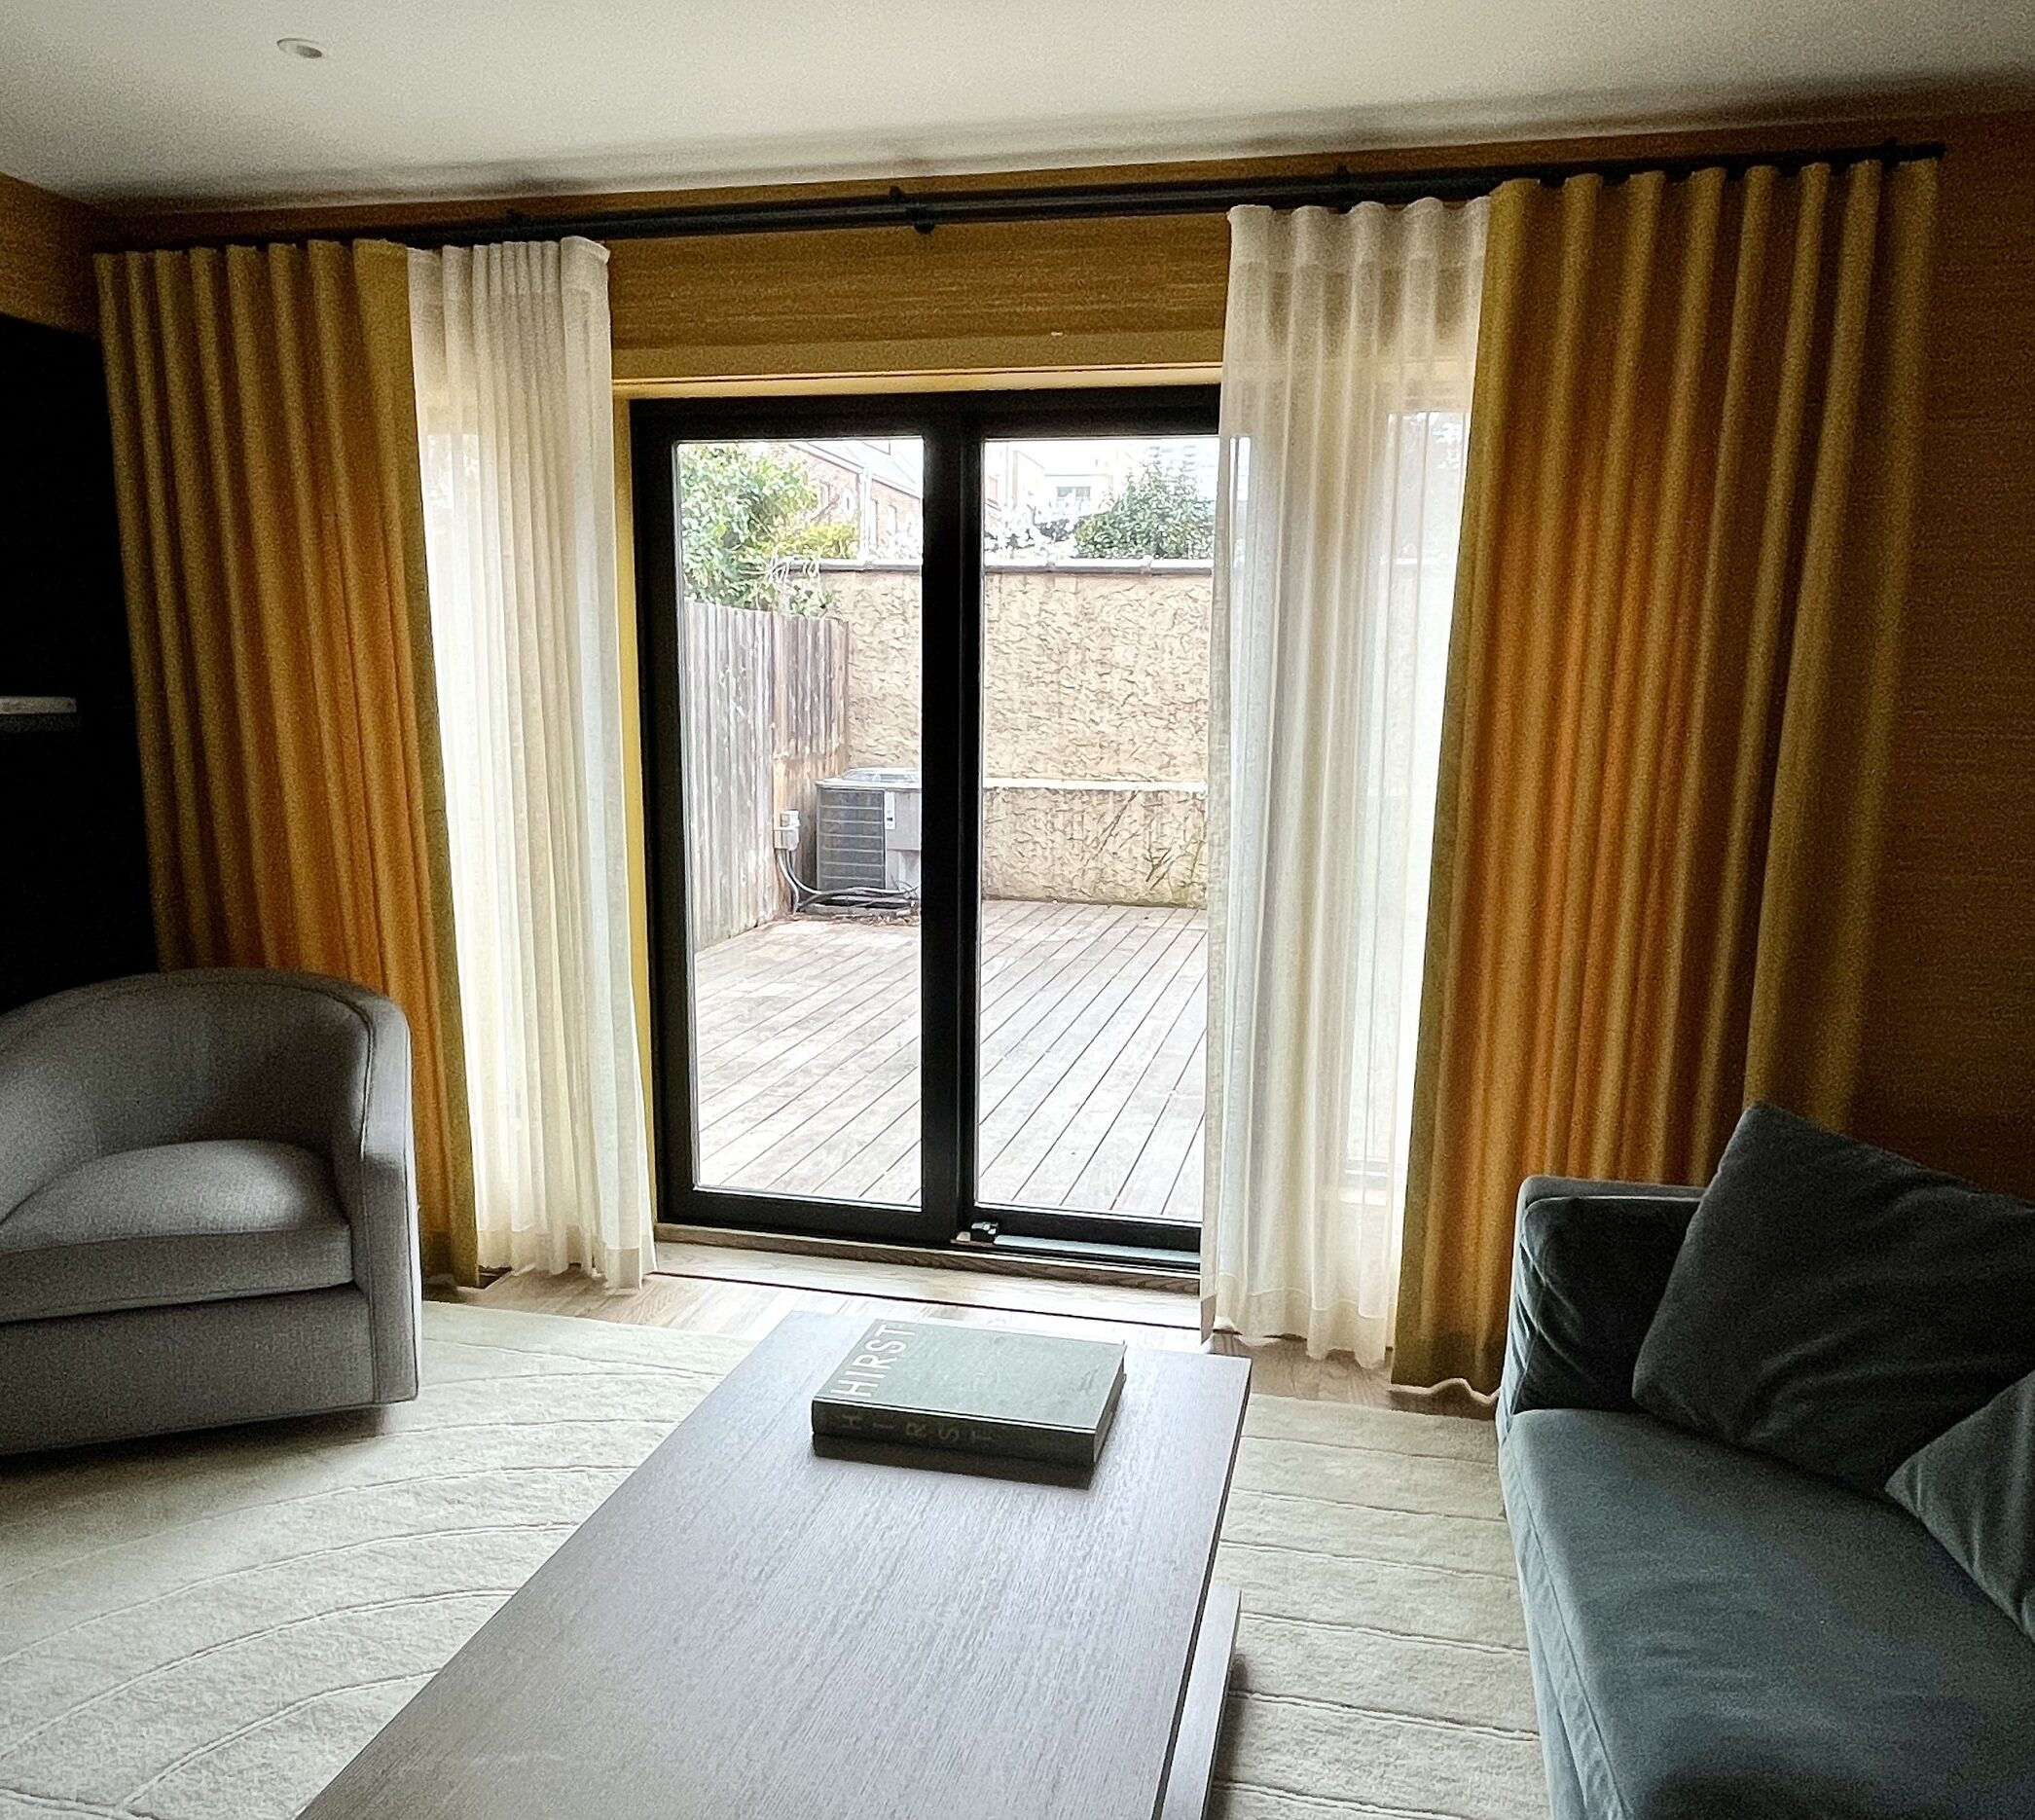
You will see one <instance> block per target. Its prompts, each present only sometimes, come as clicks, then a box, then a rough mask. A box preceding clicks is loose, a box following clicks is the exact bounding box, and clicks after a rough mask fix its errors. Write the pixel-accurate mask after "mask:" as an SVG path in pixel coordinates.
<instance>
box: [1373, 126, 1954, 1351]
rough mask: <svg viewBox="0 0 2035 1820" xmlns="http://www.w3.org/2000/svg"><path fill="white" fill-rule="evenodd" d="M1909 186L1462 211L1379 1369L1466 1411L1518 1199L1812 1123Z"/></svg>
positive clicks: (1861, 786)
mask: <svg viewBox="0 0 2035 1820" xmlns="http://www.w3.org/2000/svg"><path fill="white" fill-rule="evenodd" d="M1936 184H1937V167H1936V165H1935V164H1933V163H1912V164H1897V165H1894V166H1892V167H1883V166H1882V165H1880V164H1876V163H1875V164H1860V165H1857V166H1854V167H1849V168H1845V169H1841V170H1832V169H1831V168H1830V167H1828V166H1825V165H1812V166H1810V167H1808V168H1806V169H1804V170H1801V171H1799V173H1794V174H1783V173H1781V172H1779V171H1777V170H1774V169H1771V168H1761V169H1754V170H1752V171H1750V172H1747V173H1746V174H1744V175H1742V176H1735V177H1727V176H1726V174H1725V173H1724V172H1722V171H1714V170H1713V171H1708V172H1704V173H1701V174H1698V175H1696V176H1693V177H1690V178H1688V179H1686V180H1679V181H1668V180H1666V179H1665V178H1664V177H1662V176H1657V175H1656V176H1652V177H1639V178H1634V179H1630V180H1628V181H1626V182H1624V183H1621V184H1618V185H1616V186H1608V185H1606V184H1605V183H1604V182H1603V181H1602V180H1601V179H1598V178H1594V177H1589V176H1582V177H1577V178H1574V179H1572V180H1570V181H1569V182H1567V183H1565V184H1563V185H1562V186H1561V187H1560V188H1559V189H1549V188H1546V187H1543V186H1540V185H1536V184H1531V183H1516V184H1511V185H1508V186H1506V187H1505V188H1503V189H1501V190H1500V191H1499V192H1498V193H1497V194H1496V195H1495V196H1494V198H1493V200H1492V211H1491V222H1490V240H1489V245H1488V249H1487V255H1486V279H1485V286H1486V288H1485V295H1484V308H1483V316H1482V323H1481V332H1480V338H1479V343H1478V354H1477V368H1476V378H1475V403H1474V416H1473V423H1474V429H1473V431H1472V445H1471V449H1470V453H1469V468H1468V474H1467V476H1466V500H1465V508H1464V512H1465V522H1464V530H1463V542H1462V556H1461V561H1460V566H1459V570H1458V576H1457V595H1456V610H1455V620H1454V625H1453V628H1452V637H1451V653H1450V678H1449V685H1448V689H1449V693H1448V702H1447V709H1446V719H1445V724H1444V733H1443V748H1442V757H1441V775H1440V783H1439V796H1438V808H1437V817H1436V834H1435V871H1434V882H1433V887H1432V892H1431V896H1430V900H1429V939H1428V953H1427V967H1426V976H1425V986H1424V991H1423V1001H1422V1023H1421V1036H1420V1060H1419V1075H1418V1084H1417V1086H1416V1091H1415V1107H1414V1118H1413V1130H1412V1155H1411V1157H1410V1159H1409V1170H1408V1193H1407V1204H1406V1230H1405V1252H1404V1259H1405V1261H1404V1270H1403V1275H1402V1279H1401V1292H1400V1304H1399V1328H1398V1334H1397V1352H1396V1356H1395V1365H1394V1375H1395V1376H1396V1377H1397V1378H1398V1379H1399V1381H1400V1382H1402V1383H1422V1384H1425V1383H1435V1382H1439V1381H1441V1380H1444V1379H1448V1378H1453V1377H1461V1378H1464V1379H1467V1380H1468V1381H1469V1382H1470V1383H1471V1384H1472V1385H1473V1386H1475V1387H1476V1388H1478V1389H1481V1390H1490V1389H1493V1388H1495V1386H1496V1384H1497V1381H1498V1377H1499V1371H1500V1366H1501V1364H1502V1360H1503V1354H1504V1342H1505V1325H1506V1312H1507V1297H1508V1284H1509V1275H1510V1263H1511V1244H1512V1204H1513V1199H1514V1196H1515V1194H1516V1192H1517V1189H1518V1186H1519V1183H1520V1181H1521V1179H1522V1178H1523V1177H1525V1176H1528V1175H1530V1174H1533V1173H1535V1172H1552V1173H1556V1174H1563V1175H1577V1176H1594V1177H1613V1178H1637V1179H1643V1180H1664V1181H1674V1182H1703V1181H1705V1180H1707V1179H1708V1176H1709V1173H1710V1171H1711V1169H1712V1167H1713V1166H1714V1164H1715V1162H1716V1160H1717V1156H1718V1153H1719V1151H1720V1150H1721V1148H1722V1147H1723V1144H1724V1141H1725V1139H1726V1136H1727V1135H1728V1133H1729V1131H1730V1128H1731V1125H1732V1123H1733V1122H1734V1120H1735V1118H1736V1116H1737V1114H1738V1112H1739V1110H1740V1109H1741V1107H1742V1105H1743V1103H1744V1102H1745V1101H1746V1100H1747V1099H1749V1098H1762V1097H1763V1098H1769V1099H1773V1100H1777V1101H1779V1102H1781V1103H1782V1104H1785V1105H1788V1106H1790V1107H1793V1108H1795V1109H1796V1110H1799V1111H1801V1112H1803V1113H1806V1114H1808V1115H1810V1116H1812V1117H1815V1118H1818V1119H1822V1120H1824V1121H1827V1122H1830V1123H1833V1124H1835V1125H1839V1126H1842V1125H1843V1124H1845V1122H1846V1120H1847V1117H1848V1115H1849V1113H1850V1111H1851V1102H1852V1095H1853V1091H1854V1084H1855V1081H1856V1078H1857V1075H1858V1072H1859V1047H1860V1040H1861V1024H1862V1016H1863V1001H1864V987H1863V976H1864V973H1865V969H1866V965H1867V953H1868V943H1869V939H1870V934H1871V918H1872V906H1873V895H1874V893H1873V880H1874V874H1875V869H1876V865H1877V858H1878V843H1879V833H1880V827H1881V822H1882V818H1883V813H1884V809H1885V802H1884V793H1885V780H1886V775H1887V761H1888V742H1889V737H1890V724H1891V720H1890V716H1891V710H1892V699H1893V691H1894V685H1895V681H1896V677H1897V669H1898V663H1899V644H1900V624H1901V612H1902V603H1903V592H1904V585H1905V580H1906V575H1907V570H1908V541H1909V528H1910V524H1911V521H1912V516H1913V511H1912V508H1913V499H1914V491H1915V471H1916V459H1917V449H1918V444H1919V435H1920V412H1921V382H1922V368H1923V357H1922V356H1923V331H1924V316H1925V310H1926V305H1927V294H1928V281H1929V271H1930V254H1931V244H1932V238H1933V232H1934V218H1935V199H1936Z"/></svg>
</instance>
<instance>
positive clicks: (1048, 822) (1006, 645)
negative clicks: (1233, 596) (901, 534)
mask: <svg viewBox="0 0 2035 1820" xmlns="http://www.w3.org/2000/svg"><path fill="white" fill-rule="evenodd" d="M821 579H822V582H823V585H824V587H825V589H826V594H827V600H828V610H829V611H830V612H831V613H833V614H835V615H838V616H839V617H840V618H842V619H844V620H845V621H847V623H848V625H849V627H850V638H849V660H848V737H849V746H850V753H851V760H850V761H851V762H852V763H854V764H857V765H916V764H917V763H918V762H919V741H918V729H919V575H918V570H917V569H916V568H901V567H896V566H890V565H882V564H822V566H821ZM1209 598H1210V569H1209V565H1208V564H1206V563H1151V564H1129V563H1095V562H1076V563H1069V564H1052V565H1034V566H1024V567H1018V566H1003V565H999V566H997V567H995V568H992V569H990V570H989V571H988V573H987V574H986V576H985V578H984V596H983V637H984V645H983V698H984V699H983V758H984V768H985V771H986V773H987V793H986V798H985V801H984V805H983V885H984V889H985V891H986V892H988V894H989V895H991V896H992V897H1027V898H1049V899H1055V900H1059V901H1063V902H1073V903H1140V904H1143V903H1152V904H1199V903H1201V902H1202V901H1203V899H1204V896H1205V894H1206V872H1205V860H1204V850H1205V847H1206V795H1207V792H1206V779H1207V772H1208V711H1209V700H1208V680H1209V679H1208V634H1209Z"/></svg>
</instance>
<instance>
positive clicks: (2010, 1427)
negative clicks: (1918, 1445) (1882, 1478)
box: [1887, 1371, 2035, 1642]
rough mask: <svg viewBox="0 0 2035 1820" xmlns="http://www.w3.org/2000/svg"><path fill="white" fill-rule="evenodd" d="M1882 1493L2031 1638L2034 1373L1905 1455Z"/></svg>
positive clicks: (2034, 1625) (2034, 1634)
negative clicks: (1922, 1529)
mask: <svg viewBox="0 0 2035 1820" xmlns="http://www.w3.org/2000/svg"><path fill="white" fill-rule="evenodd" d="M1887 1491H1888V1492H1889V1493H1890V1494H1891V1495H1892V1497H1893V1500H1894V1502H1895V1503H1896V1504H1898V1505H1900V1506H1901V1507H1902V1509H1903V1510H1905V1511H1908V1512H1909V1513H1910V1514H1911V1515H1913V1516H1915V1517H1916V1518H1918V1519H1919V1520H1920V1522H1921V1524H1922V1527H1923V1528H1924V1529H1926V1530H1927V1531H1928V1532H1929V1533H1930V1534H1931V1535H1932V1536H1934V1537H1935V1538H1936V1539H1937V1541H1939V1542H1940V1543H1942V1544H1943V1545H1944V1547H1945V1548H1947V1549H1948V1550H1949V1551H1950V1558H1951V1559H1952V1560H1953V1561H1955V1562H1956V1563H1957V1565H1958V1566H1959V1567H1961V1568H1963V1569H1964V1571H1965V1572H1966V1573H1967V1574H1969V1575H1970V1576H1971V1577H1972V1579H1973V1581H1974V1582H1976V1583H1977V1584H1978V1586H1979V1589H1980V1591H1981V1592H1983V1593H1984V1594H1985V1596H1986V1597H1987V1598H1989V1599H1990V1600H1992V1602H1993V1603H1994V1604H1995V1605H1997V1606H1998V1607H1999V1608H2000V1610H2001V1611H2003V1612H2005V1613H2006V1614H2007V1616H2008V1617H2009V1618H2011V1619H2013V1620H2014V1621H2015V1622H2016V1623H2017V1624H2018V1625H2019V1626H2020V1627H2021V1628H2022V1629H2023V1630H2024V1631H2026V1632H2027V1633H2028V1640H2029V1641H2030V1642H2035V1371H2031V1372H2029V1373H2028V1375H2027V1376H2026V1377H2024V1378H2022V1379H2021V1380H2020V1382H2019V1383H2017V1384H2010V1385H2009V1386H2008V1387H2007V1388H2006V1389H2005V1390H2003V1391H2002V1392H2001V1393H2000V1394H1999V1395H1998V1396H1997V1397H1995V1398H1994V1399H1993V1400H1992V1401H1990V1402H1989V1403H1987V1404H1986V1405H1985V1407H1984V1408H1982V1409H1980V1410H1976V1411H1975V1412H1974V1413H1972V1414H1971V1415H1968V1416H1966V1417H1965V1419H1964V1420H1963V1421H1962V1422H1959V1423H1957V1424H1956V1425H1955V1426H1953V1427H1951V1428H1947V1429H1945V1430H1944V1432H1943V1433H1942V1434H1941V1435H1939V1436H1938V1437H1937V1438H1935V1439H1934V1440H1933V1441H1931V1442H1930V1443H1929V1444H1928V1446H1926V1447H1924V1448H1923V1449H1922V1450H1921V1451H1920V1452H1919V1453H1913V1454H1910V1455H1909V1456H1908V1458H1907V1459H1906V1460H1905V1461H1903V1462H1902V1464H1901V1465H1900V1466H1899V1467H1897V1468H1896V1469H1895V1471H1894V1476H1893V1477H1892V1478H1890V1479H1888V1480H1887Z"/></svg>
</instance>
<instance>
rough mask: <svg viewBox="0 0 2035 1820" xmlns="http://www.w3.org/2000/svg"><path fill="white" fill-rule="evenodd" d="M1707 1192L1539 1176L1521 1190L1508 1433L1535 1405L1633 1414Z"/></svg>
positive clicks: (1506, 1385)
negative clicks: (1645, 1345) (1639, 1366)
mask: <svg viewBox="0 0 2035 1820" xmlns="http://www.w3.org/2000/svg"><path fill="white" fill-rule="evenodd" d="M1702 1192H1703V1191H1702V1190H1701V1189H1700V1188H1684V1187H1670V1186H1665V1185H1663V1184H1660V1183H1642V1182H1577V1181H1571V1180H1568V1179H1566V1178H1563V1177H1560V1176H1531V1177H1529V1178H1528V1179H1527V1181H1526V1183H1525V1185H1524V1186H1523V1187H1521V1188H1520V1190H1519V1210H1518V1218H1517V1221H1516V1223H1515V1227H1514V1238H1513V1253H1512V1312H1511V1320H1510V1325H1509V1327H1508V1330H1507V1334H1506V1360H1505V1378H1504V1382H1503V1383H1502V1384H1501V1385H1500V1387H1499V1393H1498V1430H1499V1434H1500V1436H1501V1437H1503V1436H1504V1434H1505V1432H1506V1429H1507V1428H1508V1426H1509V1424H1510V1422H1511V1418H1512V1417H1513V1416H1514V1415H1517V1414H1518V1413H1520V1411H1522V1410H1526V1409H1630V1408H1632V1407H1633V1402H1632V1368H1633V1365H1634V1364H1635V1362H1636V1361H1637V1360H1638V1358H1639V1348H1640V1342H1641V1341H1642V1340H1644V1339H1645V1338H1646V1335H1647V1329H1648V1328H1649V1327H1650V1326H1651V1325H1652V1324H1653V1314H1654V1311H1655V1310H1656V1309H1657V1308H1658V1307H1659V1306H1660V1297H1661V1294H1662V1292H1664V1291H1665V1290H1666V1288H1667V1279H1668V1272H1669V1271H1670V1270H1672V1269H1673V1268H1674V1263H1675V1257H1676V1255H1677V1254H1678V1253H1679V1252H1680V1251H1681V1249H1682V1240H1683V1237H1684V1235H1685V1234H1686V1233H1687V1232H1688V1230H1689V1221H1690V1216H1691V1215H1693V1214H1694V1212H1695V1208H1696V1203H1697V1201H1698V1200H1700V1199H1701V1198H1702Z"/></svg>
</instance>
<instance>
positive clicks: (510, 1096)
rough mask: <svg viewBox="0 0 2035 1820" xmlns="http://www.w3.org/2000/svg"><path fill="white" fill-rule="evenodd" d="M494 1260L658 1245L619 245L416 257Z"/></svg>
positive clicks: (603, 1257) (442, 715)
mask: <svg viewBox="0 0 2035 1820" xmlns="http://www.w3.org/2000/svg"><path fill="white" fill-rule="evenodd" d="M410 313H411V340H412V344H413V346H414V349H415V355H416V363H417V402H418V442H419V445H420V448H421V451H422V455H423V478H424V531H425V548H426V552H427V557H428V565H429V572H430V582H431V619H432V632H433V637H434V641H435V644H436V647H437V659H438V695H439V724H440V729H441V738H442V742H443V746H444V755H445V771H446V819H447V822H448V824H449V832H450V835H451V847H452V860H453V914H454V925H455V928H456V939H457V944H458V963H459V990H460V996H461V1001H462V1005H463V1009H464V1014H465V1020H466V1078H467V1091H468V1096H469V1098H470V1100H471V1104H472V1120H473V1147H474V1201H475V1208H476V1213H477V1216H478V1219H479V1225H480V1260H481V1263H482V1265H483V1267H484V1268H486V1267H492V1266H497V1265H509V1266H511V1267H513V1268H519V1269H520V1268H522V1267H523V1266H525V1265H531V1264H534V1265H540V1266H542V1267H543V1268H545V1269H547V1270H563V1269H564V1268H565V1267H566V1266H567V1265H569V1264H584V1265H586V1266H587V1267H588V1268H590V1269H592V1270H595V1271H598V1272H599V1273H600V1275H602V1276H604V1277H605V1278H606V1279H607V1280H608V1282H609V1283H610V1284H613V1285H615V1286H616V1287H618V1288H630V1287H633V1286H634V1285H636V1284H637V1283H639V1282H640V1281H641V1280H642V1275H643V1272H644V1270H645V1269H646V1268H648V1267H649V1265H650V1263H651V1261H652V1259H653V1257H654V1256H655V1254H654V1251H653V1242H652V1227H651V1221H652V1213H651V1204H650V1170H649V1157H648V1150H647V1146H646V1142H645V1137H644V1131H643V1101H642V1085H641V1069H640V1064H639V1060H638V1052H637V1049H636V998H635V994H634V990H633V988H632V984H631V974H630V949H629V891H628V873H627V865H628V858H627V848H626V845H625V835H624V822H623V799H622V714H623V711H624V710H623V704H622V683H621V666H620V657H619V650H618V643H617V638H618V627H617V623H616V601H615V471H614V416H613V410H614V407H613V401H612V389H611V388H612V368H611V351H610V343H609V334H608V311H607V255H606V253H605V251H604V250H603V249H602V248H600V246H597V245H596V244H595V243H594V242H593V241H591V240H581V239H571V240H566V241H564V242H563V244H558V243H546V244H534V243H531V244H518V245H505V246H482V247H474V248H472V249H466V248H460V247H448V248H447V249H445V250H444V251H443V252H414V253H412V254H411V256H410Z"/></svg>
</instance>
